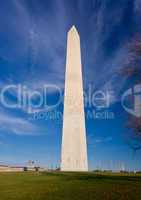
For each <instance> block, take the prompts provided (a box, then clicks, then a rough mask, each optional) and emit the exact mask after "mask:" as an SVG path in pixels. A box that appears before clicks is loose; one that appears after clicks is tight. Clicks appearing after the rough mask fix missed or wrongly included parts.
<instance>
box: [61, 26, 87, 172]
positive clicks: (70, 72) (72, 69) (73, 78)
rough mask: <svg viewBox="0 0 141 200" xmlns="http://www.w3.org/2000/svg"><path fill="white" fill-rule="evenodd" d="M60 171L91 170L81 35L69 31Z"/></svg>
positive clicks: (72, 30) (73, 28)
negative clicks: (86, 125)
mask: <svg viewBox="0 0 141 200" xmlns="http://www.w3.org/2000/svg"><path fill="white" fill-rule="evenodd" d="M61 171H88V161H87V144H86V129H85V115H84V102H83V81H82V65H81V50H80V37H79V34H78V32H77V30H76V28H75V26H73V27H72V28H71V29H70V31H69V32H68V40H67V58H66V76H65V97H64V116H63V136H62V153H61Z"/></svg>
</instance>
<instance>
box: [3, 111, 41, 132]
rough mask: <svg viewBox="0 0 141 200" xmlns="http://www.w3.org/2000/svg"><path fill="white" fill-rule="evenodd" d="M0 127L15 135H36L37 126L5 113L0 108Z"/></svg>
mask: <svg viewBox="0 0 141 200" xmlns="http://www.w3.org/2000/svg"><path fill="white" fill-rule="evenodd" d="M0 111H1V112H0V129H1V131H3V132H6V133H12V134H16V135H38V134H39V133H40V132H38V131H39V129H38V127H37V126H35V125H34V124H32V123H31V122H29V121H28V120H26V119H24V118H22V117H16V116H14V115H11V114H8V113H6V112H5V111H4V110H2V109H0Z"/></svg>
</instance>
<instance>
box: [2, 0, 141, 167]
mask: <svg viewBox="0 0 141 200" xmlns="http://www.w3.org/2000/svg"><path fill="white" fill-rule="evenodd" d="M140 17H141V1H140V0H124V1H123V0H118V1H114V0H87V1H86V0H46V1H45V0H42V1H40V0H30V1H29V0H20V1H19V0H7V1H2V2H1V6H0V88H1V89H2V88H3V87H5V86H6V85H10V84H16V85H18V84H22V85H25V86H26V87H27V88H28V90H29V91H30V93H31V92H32V91H35V90H37V91H39V92H42V88H43V85H45V84H54V85H57V87H59V88H61V91H62V92H63V90H64V81H65V58H66V41H67V32H68V30H69V29H70V28H71V26H72V25H74V24H75V26H76V27H77V29H78V32H79V34H80V37H81V51H82V64H83V83H84V90H85V91H86V93H87V92H88V88H89V86H90V87H91V88H92V90H93V91H97V90H102V91H104V92H106V91H112V93H113V95H112V98H111V102H110V107H109V108H108V112H112V113H114V118H113V119H108V120H107V119H94V118H92V119H90V118H87V117H86V129H87V141H88V154H89V166H90V168H91V169H92V168H96V167H101V168H109V167H110V168H114V169H117V168H118V166H119V165H120V164H119V163H121V162H122V163H124V164H125V166H126V168H127V169H138V170H139V169H141V156H140V151H138V152H137V153H136V156H135V157H133V151H132V149H131V148H130V147H129V145H128V144H127V143H128V142H127V135H128V132H129V130H127V127H126V118H127V116H126V115H127V113H126V112H125V111H124V109H123V107H122V106H121V102H120V95H121V91H124V90H125V78H123V77H121V76H120V75H119V73H118V72H119V71H120V70H121V69H122V68H123V66H124V64H125V63H126V62H127V61H128V57H129V49H128V48H129V44H130V43H131V42H132V40H133V39H134V38H135V36H136V34H137V33H140V32H141V23H140ZM127 88H128V87H127ZM6 98H7V101H9V102H12V103H13V102H16V100H17V97H16V93H15V91H13V90H11V91H10V92H9V93H8V94H7V97H6ZM56 98H57V94H56V91H54V90H52V91H50V92H49V94H48V99H49V102H50V103H51V104H53V103H54V102H55V101H56ZM36 101H38V99H35V102H36ZM35 102H34V103H35ZM88 110H89V111H94V110H95V111H96V108H94V107H93V106H91V107H87V106H86V107H85V114H87V111H88ZM55 111H57V112H60V113H62V112H63V103H61V104H60V105H59V106H58V107H57V108H56V109H55ZM104 111H105V109H104V110H100V112H104ZM41 113H42V115H45V114H46V113H47V110H44V108H43V107H42V108H41ZM61 134H62V119H61V118H59V119H48V118H46V119H45V118H40V119H35V118H34V115H33V113H29V112H28V110H27V109H26V108H18V109H17V108H15V109H10V108H5V107H4V106H3V105H2V103H1V102H0V161H2V162H7V163H16V164H25V163H26V162H27V161H28V160H35V161H37V162H38V163H40V164H41V165H44V166H49V167H51V166H54V167H55V166H56V165H59V162H60V146H61ZM131 142H132V141H131ZM111 163H112V164H111Z"/></svg>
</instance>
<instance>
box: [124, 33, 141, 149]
mask: <svg viewBox="0 0 141 200" xmlns="http://www.w3.org/2000/svg"><path fill="white" fill-rule="evenodd" d="M122 75H123V77H125V79H126V81H128V82H130V83H131V84H132V86H134V85H135V84H141V35H140V36H138V37H136V39H134V40H133V42H132V43H131V45H129V60H128V62H127V64H126V65H125V66H124V67H123V70H122ZM131 101H133V99H131ZM127 127H128V128H129V129H130V131H131V132H132V136H131V137H132V138H130V139H131V140H130V142H128V144H129V145H130V147H131V148H132V149H133V150H134V151H137V150H140V149H141V117H135V116H131V115H129V116H128V122H127Z"/></svg>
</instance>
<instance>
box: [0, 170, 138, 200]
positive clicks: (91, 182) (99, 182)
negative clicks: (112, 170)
mask: <svg viewBox="0 0 141 200" xmlns="http://www.w3.org/2000/svg"><path fill="white" fill-rule="evenodd" d="M88 199H90V200H126V199H127V200H128V199H129V200H136V199H137V200H140V199H141V176H139V175H138V176H137V175H134V176H132V175H130V176H129V175H121V174H119V175H116V174H107V175H100V174H94V173H41V172H40V173H28V172H23V173H0V200H88Z"/></svg>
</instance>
